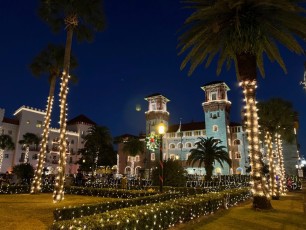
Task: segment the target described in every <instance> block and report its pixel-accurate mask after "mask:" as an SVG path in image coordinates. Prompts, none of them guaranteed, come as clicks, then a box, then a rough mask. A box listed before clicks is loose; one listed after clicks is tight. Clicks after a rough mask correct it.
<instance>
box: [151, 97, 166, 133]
mask: <svg viewBox="0 0 306 230" xmlns="http://www.w3.org/2000/svg"><path fill="white" fill-rule="evenodd" d="M145 100H146V101H148V103H149V104H148V111H146V112H145V115H146V134H149V133H151V132H152V131H154V132H156V133H157V132H158V130H157V129H158V128H157V126H158V125H159V124H160V123H164V125H165V130H168V122H169V112H168V111H167V102H169V101H170V100H169V99H168V98H166V97H164V96H163V95H161V94H159V93H155V94H152V95H149V96H147V97H145Z"/></svg>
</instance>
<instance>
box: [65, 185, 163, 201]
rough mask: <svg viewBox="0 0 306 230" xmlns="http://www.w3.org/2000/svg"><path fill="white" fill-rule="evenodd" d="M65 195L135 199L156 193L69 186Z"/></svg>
mask: <svg viewBox="0 0 306 230" xmlns="http://www.w3.org/2000/svg"><path fill="white" fill-rule="evenodd" d="M65 193H67V194H74V195H86V196H101V197H113V198H123V199H128V198H135V197H143V196H149V195H154V194H156V193H157V192H156V191H155V190H152V191H147V190H126V189H116V188H93V187H77V186H71V187H66V188H65Z"/></svg>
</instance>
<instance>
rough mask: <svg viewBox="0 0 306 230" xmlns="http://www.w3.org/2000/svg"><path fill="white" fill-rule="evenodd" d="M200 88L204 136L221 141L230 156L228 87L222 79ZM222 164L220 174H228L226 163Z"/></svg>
mask: <svg viewBox="0 0 306 230" xmlns="http://www.w3.org/2000/svg"><path fill="white" fill-rule="evenodd" d="M201 89H202V90H204V91H205V101H204V102H203V103H202V106H203V110H204V114H205V127H206V136H207V137H214V138H215V139H218V140H220V141H222V142H221V144H220V145H223V146H225V147H226V151H227V152H228V153H229V155H230V158H231V153H230V143H231V141H230V129H229V125H230V122H229V115H230V108H231V102H230V101H229V100H228V97H227V91H229V90H230V88H229V87H228V86H227V85H226V84H225V83H224V82H222V81H214V82H210V83H208V84H206V85H203V86H202V87H201ZM217 165H218V164H217ZM223 166H224V169H222V168H221V167H220V168H221V170H222V174H229V172H230V169H229V166H228V164H223ZM218 167H219V166H218Z"/></svg>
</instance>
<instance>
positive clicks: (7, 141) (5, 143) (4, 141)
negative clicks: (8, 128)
mask: <svg viewBox="0 0 306 230" xmlns="http://www.w3.org/2000/svg"><path fill="white" fill-rule="evenodd" d="M14 147H15V146H14V142H13V140H12V137H11V136H10V135H6V134H2V135H0V172H1V167H2V161H3V152H4V151H5V150H13V149H14Z"/></svg>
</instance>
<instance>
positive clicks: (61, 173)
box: [53, 25, 73, 202]
mask: <svg viewBox="0 0 306 230" xmlns="http://www.w3.org/2000/svg"><path fill="white" fill-rule="evenodd" d="M72 37H73V26H72V25H70V26H68V27H67V40H66V47H65V57H64V71H63V75H62V78H61V89H60V137H59V146H60V159H59V167H58V175H57V177H56V182H55V189H54V192H53V202H59V201H61V200H63V199H64V182H65V167H66V145H67V143H66V119H67V114H66V103H67V94H68V81H69V66H70V55H71V46H72Z"/></svg>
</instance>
